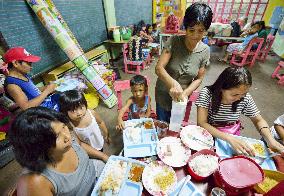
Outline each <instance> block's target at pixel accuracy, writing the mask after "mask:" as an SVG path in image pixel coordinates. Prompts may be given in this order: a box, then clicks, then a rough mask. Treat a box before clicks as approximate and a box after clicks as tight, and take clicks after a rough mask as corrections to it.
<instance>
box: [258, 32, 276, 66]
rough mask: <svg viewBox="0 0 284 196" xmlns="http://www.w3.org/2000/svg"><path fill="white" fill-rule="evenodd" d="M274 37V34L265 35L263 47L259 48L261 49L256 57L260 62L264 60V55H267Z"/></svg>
mask: <svg viewBox="0 0 284 196" xmlns="http://www.w3.org/2000/svg"><path fill="white" fill-rule="evenodd" d="M274 39H275V36H273V35H272V34H269V35H268V36H267V39H266V43H265V46H264V47H263V48H261V50H260V51H259V55H258V57H257V59H258V60H260V61H262V62H264V61H265V60H266V57H267V55H268V52H269V51H270V49H271V47H272V44H273V42H274Z"/></svg>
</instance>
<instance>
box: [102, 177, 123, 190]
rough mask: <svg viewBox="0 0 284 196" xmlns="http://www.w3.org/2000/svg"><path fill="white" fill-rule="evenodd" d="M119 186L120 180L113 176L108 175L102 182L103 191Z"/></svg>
mask: <svg viewBox="0 0 284 196" xmlns="http://www.w3.org/2000/svg"><path fill="white" fill-rule="evenodd" d="M117 188H119V184H118V182H117V181H116V180H115V179H113V178H112V176H110V175H109V176H107V177H106V179H105V180H104V181H103V182H102V184H101V188H100V191H101V192H102V193H103V192H105V191H107V190H115V189H117Z"/></svg>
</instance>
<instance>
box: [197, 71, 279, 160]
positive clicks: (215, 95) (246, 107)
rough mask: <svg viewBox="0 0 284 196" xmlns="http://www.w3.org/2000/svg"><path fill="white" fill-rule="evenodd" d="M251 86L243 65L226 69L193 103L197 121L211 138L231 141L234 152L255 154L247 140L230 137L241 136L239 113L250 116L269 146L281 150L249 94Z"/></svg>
mask: <svg viewBox="0 0 284 196" xmlns="http://www.w3.org/2000/svg"><path fill="white" fill-rule="evenodd" d="M251 85H252V77H251V74H250V72H249V71H248V70H247V69H246V68H244V67H228V68H226V69H225V70H224V71H223V72H222V73H221V74H220V75H219V77H218V78H217V80H216V81H215V82H214V84H212V85H210V86H206V87H204V88H203V89H202V90H201V91H200V94H199V97H198V99H197V101H196V103H195V104H196V106H197V124H198V125H199V126H201V127H203V128H204V129H206V130H208V131H209V132H210V133H211V134H212V136H213V137H214V138H220V139H222V140H225V141H227V142H228V143H230V145H231V146H232V148H233V149H234V150H235V151H236V152H237V153H239V154H249V155H251V156H254V155H255V153H254V151H253V149H252V148H251V147H250V146H249V145H248V144H247V143H246V142H244V141H242V140H240V139H238V138H236V137H234V136H233V135H240V130H241V124H240V116H241V114H243V115H245V116H247V117H249V118H250V120H251V121H252V122H253V124H254V125H255V128H256V129H257V130H258V132H259V133H260V134H261V135H262V136H263V138H264V140H265V141H266V143H267V145H268V147H270V148H271V149H273V150H276V151H278V152H280V153H281V152H284V146H283V145H281V144H280V143H279V142H277V141H276V140H275V139H274V138H273V136H272V134H271V133H270V130H269V127H268V124H267V122H266V121H265V120H264V119H263V118H262V116H261V115H260V111H259V110H258V109H257V106H256V104H255V102H254V100H253V98H252V96H251V95H250V94H249V89H250V87H251Z"/></svg>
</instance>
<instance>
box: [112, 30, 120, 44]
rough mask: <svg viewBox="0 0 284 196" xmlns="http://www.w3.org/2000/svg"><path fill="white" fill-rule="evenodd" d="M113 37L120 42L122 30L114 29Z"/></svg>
mask: <svg viewBox="0 0 284 196" xmlns="http://www.w3.org/2000/svg"><path fill="white" fill-rule="evenodd" d="M113 39H114V41H115V42H120V32H119V29H114V30H113Z"/></svg>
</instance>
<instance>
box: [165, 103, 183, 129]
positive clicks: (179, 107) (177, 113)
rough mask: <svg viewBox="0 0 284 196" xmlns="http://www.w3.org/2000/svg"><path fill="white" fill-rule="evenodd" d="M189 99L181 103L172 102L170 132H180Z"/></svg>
mask: <svg viewBox="0 0 284 196" xmlns="http://www.w3.org/2000/svg"><path fill="white" fill-rule="evenodd" d="M186 105H187V99H185V100H183V101H179V102H175V101H172V110H171V119H170V125H169V130H171V131H176V132H179V131H180V128H181V124H182V121H183V119H184V114H185V110H186Z"/></svg>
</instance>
